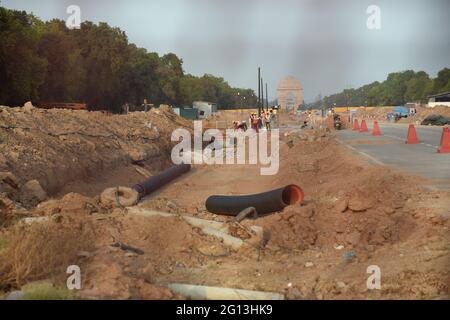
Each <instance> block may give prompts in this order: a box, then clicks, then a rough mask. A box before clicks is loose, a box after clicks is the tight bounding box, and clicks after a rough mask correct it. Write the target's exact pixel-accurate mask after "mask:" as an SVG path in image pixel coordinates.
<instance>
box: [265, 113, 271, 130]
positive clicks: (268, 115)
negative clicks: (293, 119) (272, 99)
mask: <svg viewBox="0 0 450 320" xmlns="http://www.w3.org/2000/svg"><path fill="white" fill-rule="evenodd" d="M270 121H272V110H270V112H269V111H268V112H267V114H266V130H271V128H270Z"/></svg>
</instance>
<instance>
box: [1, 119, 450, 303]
mask: <svg viewBox="0 0 450 320" xmlns="http://www.w3.org/2000/svg"><path fill="white" fill-rule="evenodd" d="M59 112H61V111H59ZM152 116H154V115H152ZM158 116H160V117H162V116H163V115H158ZM117 117H119V116H117ZM127 117H133V116H127ZM164 117H165V116H164ZM167 117H168V118H167V119H171V117H172V116H171V115H170V116H167ZM133 119H134V120H131V118H130V120H129V121H130V125H131V123H132V122H133V121H141V120H138V119H139V117H135V118H133ZM282 120H283V119H282ZM98 121H101V120H98ZM105 121H106V123H107V121H112V120H105ZM154 121H156V120H154ZM168 121H170V120H168ZM171 121H174V122H173V123H172V124H171V125H175V124H174V123H175V121H176V123H178V121H181V120H179V119H178V118H174V120H171ZM108 125H110V124H107V125H105V129H104V130H106V128H108V130H110V129H109V127H108ZM1 130H3V131H2V132H3V135H4V136H3V138H2V139H5V136H6V139H10V141H12V140H13V139H15V138H16V136H15V133H14V136H12V135H13V133H11V132H10V129H5V130H6V133H5V130H4V129H1ZM165 134H167V135H168V134H169V132H168V131H166V133H165ZM281 136H282V141H281V148H280V169H279V172H278V174H277V175H275V176H262V175H260V171H259V166H255V165H213V166H207V165H196V166H194V167H193V169H192V170H191V172H190V173H188V174H186V175H185V176H182V177H180V178H179V179H177V180H176V181H174V182H173V183H171V184H170V185H168V186H166V187H164V188H163V189H161V190H159V191H158V192H157V193H155V194H153V195H152V196H150V197H147V198H146V199H144V200H143V201H141V202H140V203H139V204H138V207H140V208H146V209H155V210H159V211H165V212H171V213H175V214H176V216H174V217H138V216H132V215H130V214H127V213H126V210H125V209H121V208H116V209H113V210H111V209H108V208H104V207H103V206H102V204H101V203H100V201H99V197H98V195H97V196H94V195H93V194H87V195H88V196H82V195H80V194H78V193H71V194H68V195H66V196H64V197H63V198H62V199H59V200H58V199H51V200H48V201H46V202H44V203H41V204H40V205H39V206H38V207H37V208H35V209H34V210H26V209H21V208H20V207H17V206H16V207H14V203H16V202H15V201H16V200H14V199H13V200H11V201H13V204H11V203H7V205H8V206H7V207H5V208H6V209H4V211H7V210H8V212H9V213H8V214H9V215H12V216H14V217H17V216H20V217H22V216H24V215H27V216H29V215H33V216H49V217H51V221H52V222H50V223H51V225H52V226H55V225H56V226H58V225H59V226H60V228H61V230H64V229H65V228H69V229H71V230H83V232H80V233H79V236H80V240H84V241H80V243H81V245H80V246H77V247H76V250H68V251H67V252H68V253H67V256H65V257H64V259H63V260H61V262H60V265H59V268H53V269H52V270H50V272H47V273H45V274H43V273H42V272H38V271H41V270H40V269H39V268H34V269H31V271H30V272H27V273H24V272H21V273H18V272H17V271H16V270H15V269H14V268H11V267H10V266H11V263H12V260H11V258H8V257H11V253H12V252H13V251H11V250H18V249H17V248H18V244H17V241H18V240H17V237H15V235H16V233H15V231H14V230H16V229H15V228H16V226H15V225H14V224H15V223H13V224H9V226H8V227H4V228H3V229H2V231H1V232H0V239H1V238H4V239H6V240H7V241H8V242H7V243H8V244H7V245H6V246H5V247H4V248H3V249H1V248H0V250H1V251H0V254H2V255H4V256H3V257H5V258H7V259H8V260H4V259H1V260H0V261H2V262H4V261H6V262H7V263H0V264H1V265H2V267H3V269H0V270H4V271H3V273H2V274H0V282H1V283H2V287H3V288H4V290H12V289H14V288H17V287H20V286H21V285H23V284H25V283H26V282H29V281H36V280H41V279H43V278H50V279H51V280H52V281H53V282H54V283H56V284H63V283H65V277H66V274H65V273H62V272H61V269H63V267H64V266H65V264H66V263H67V259H69V260H71V261H74V262H73V263H74V264H78V265H79V266H80V267H81V270H82V275H83V276H82V277H83V278H82V279H83V280H82V290H81V291H79V295H80V296H81V297H83V298H111V299H182V298H183V297H180V296H177V295H175V294H173V293H172V292H171V291H170V290H168V289H167V284H169V283H173V282H181V283H189V284H197V285H211V286H222V287H233V288H242V289H250V290H263V291H274V292H279V293H282V294H285V296H286V297H287V298H288V299H355V298H358V299H449V298H450V291H449V283H450V281H449V280H450V272H449V270H450V268H449V267H450V251H449V248H450V247H449V245H450V236H449V232H448V228H449V226H450V222H449V217H450V211H449V207H450V194H449V193H448V192H445V191H430V190H426V189H425V188H423V187H422V185H426V184H427V183H429V181H425V180H423V179H420V178H417V177H413V176H408V175H405V174H403V173H400V172H398V171H395V170H393V169H391V168H389V167H385V166H375V165H372V164H369V163H368V162H367V161H366V160H365V159H363V158H361V157H360V156H357V155H355V154H353V153H351V151H349V150H347V149H346V148H344V147H343V146H342V145H340V144H338V143H337V142H336V141H335V140H334V137H333V134H332V133H329V132H327V131H318V130H303V131H293V132H288V133H287V134H286V135H284V134H282V135H281ZM45 137H46V138H48V137H47V135H45ZM305 137H306V138H305ZM160 138H161V139H163V137H162V135H161V136H160ZM169 138H170V136H169ZM166 139H167V137H166ZM111 143H112V142H111ZM161 143H162V142H161ZM129 144H130V145H131V146H134V144H133V143H132V142H130V143H129ZM41 146H42V148H44V147H45V144H42V145H41ZM65 147H66V148H67V149H68V150H71V149H70V147H69V146H65ZM145 147H148V146H147V145H145ZM12 148H13V147H11V145H8V150H10V149H12ZM142 148H144V145H142ZM23 150H25V149H21V152H23ZM117 150H119V149H117ZM21 152H19V159H23V156H22V153H21ZM117 152H118V153H120V152H123V151H120V150H119V151H117ZM159 152H160V154H158V155H155V158H157V157H159V158H161V159H164V158H165V157H167V154H165V152H168V151H167V150H166V149H164V147H163V146H162V144H161V146H160V149H159ZM101 154H102V153H101ZM110 156H111V155H110ZM88 158H89V157H88V156H86V158H85V159H84V160H83V161H87V162H88V163H89V161H88ZM10 162H11V161H10V158H9V157H8V164H9V163H10ZM39 163H40V162H39ZM80 163H82V162H81V161H80ZM30 166H31V164H30ZM8 168H9V169H10V170H11V172H12V173H13V174H14V175H16V176H17V177H22V172H24V171H23V170H19V169H17V172H16V171H14V170H12V169H14V168H16V167H14V166H13V167H8ZM37 168H40V166H37ZM119 168H120V165H117V166H116V167H114V168H113V169H114V170H119V171H120V170H121V169H119ZM39 170H40V169H37V172H39ZM31 172H34V171H33V170H32V171H31ZM154 172H156V170H155V171H154ZM154 172H152V173H154ZM125 175H126V174H125ZM99 176H102V174H100V173H99ZM30 178H31V174H30V173H29V175H28V176H27V178H26V179H30ZM33 178H35V179H36V178H37V177H36V176H33ZM5 179H6V178H5ZM73 181H74V182H73V185H71V184H67V185H66V186H65V188H66V189H64V190H66V191H67V192H69V191H76V192H80V193H81V191H82V190H81V189H76V186H77V180H76V179H75V180H73ZM96 181H98V180H92V181H89V183H91V184H92V186H91V188H92V189H91V191H89V192H88V193H90V192H95V190H97V189H101V188H103V187H105V186H106V184H108V183H109V185H108V187H110V186H113V185H114V184H115V183H116V181H114V180H108V179H107V178H106V177H105V178H104V180H102V181H104V182H102V183H100V184H99V185H97V182H96ZM111 181H114V182H115V183H114V184H112V183H111ZM130 182H131V181H130ZM83 183H85V184H86V182H83ZM292 183H294V184H297V185H299V186H301V188H302V189H303V190H304V193H305V200H304V202H303V204H302V205H294V206H290V207H287V208H285V209H284V210H283V211H282V212H279V213H275V214H272V215H268V216H265V217H259V218H256V219H247V220H244V221H243V222H242V225H243V226H244V227H250V226H251V225H258V226H262V227H263V230H264V240H263V242H262V243H261V244H260V245H256V246H245V247H243V248H242V249H240V250H239V251H237V252H235V251H233V250H232V249H230V248H228V247H227V246H225V245H224V244H223V243H221V242H220V241H218V240H217V239H216V238H213V237H211V236H205V235H204V234H203V233H202V232H201V231H200V230H199V229H198V228H193V227H192V226H190V225H189V224H187V223H186V222H185V221H184V220H183V219H182V218H181V217H179V216H183V215H189V216H195V217H198V218H203V219H210V220H215V221H222V222H225V223H228V224H230V225H231V226H232V227H233V228H236V226H235V225H234V224H233V223H232V222H231V218H229V217H225V216H217V215H214V214H211V213H209V212H207V210H206V208H205V205H204V203H205V200H206V198H207V197H208V196H210V195H213V194H228V195H231V194H248V193H256V192H262V191H267V190H271V189H273V188H277V187H281V186H284V185H287V184H292ZM43 185H45V186H47V184H45V183H43ZM48 185H52V183H49V184H48ZM81 185H82V184H81ZM100 187H101V188H100ZM44 189H45V188H44ZM46 191H47V190H46ZM49 194H52V193H51V192H49ZM5 201H6V200H5ZM6 202H7V201H6ZM16 220H17V219H16ZM16 220H14V219H13V221H16ZM22 228H24V229H23V232H27V228H33V227H32V226H23V227H22ZM34 232H38V233H39V231H34ZM67 234H69V235H70V234H71V233H70V232H67ZM233 235H235V236H239V237H241V238H242V239H246V238H247V237H246V236H245V233H242V232H239V231H236V232H233ZM36 239H42V237H41V236H36ZM86 240H87V241H86ZM116 242H121V243H125V244H127V245H129V246H132V247H135V248H139V249H141V250H142V251H143V252H144V253H143V254H137V253H134V252H132V251H129V250H122V249H120V248H117V247H113V246H111V244H113V243H116ZM40 245H42V246H43V247H47V245H46V243H41V244H40ZM30 248H33V247H28V248H26V247H24V246H23V247H22V249H21V250H30ZM19 257H20V255H19ZM37 259H38V260H43V261H39V264H41V265H42V264H43V263H46V262H47V260H48V259H49V257H47V256H45V255H44V256H39V257H38V258H37ZM51 261H54V260H51ZM18 262H20V261H18ZM371 265H377V266H379V267H380V269H381V290H369V289H368V288H367V286H366V281H367V279H368V277H369V276H370V275H369V274H368V273H367V268H368V267H369V266H371ZM35 270H37V271H35Z"/></svg>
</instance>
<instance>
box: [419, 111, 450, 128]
mask: <svg viewBox="0 0 450 320" xmlns="http://www.w3.org/2000/svg"><path fill="white" fill-rule="evenodd" d="M446 124H449V125H450V118H447V117H444V116H441V115H438V114H431V115H429V116H428V117H426V118H425V119H424V120H423V121H422V123H421V125H424V126H445V125H446Z"/></svg>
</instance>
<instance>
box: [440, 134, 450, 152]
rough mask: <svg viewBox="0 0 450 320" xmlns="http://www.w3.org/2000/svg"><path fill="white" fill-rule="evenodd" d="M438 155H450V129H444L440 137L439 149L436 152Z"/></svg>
mask: <svg viewBox="0 0 450 320" xmlns="http://www.w3.org/2000/svg"><path fill="white" fill-rule="evenodd" d="M438 152H439V153H450V129H449V128H444V130H442V136H441V147H440V148H439V150H438Z"/></svg>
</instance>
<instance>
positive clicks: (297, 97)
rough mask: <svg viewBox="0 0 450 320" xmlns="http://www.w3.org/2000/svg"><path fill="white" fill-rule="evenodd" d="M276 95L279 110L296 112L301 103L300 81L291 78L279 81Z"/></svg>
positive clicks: (301, 89) (301, 90)
mask: <svg viewBox="0 0 450 320" xmlns="http://www.w3.org/2000/svg"><path fill="white" fill-rule="evenodd" d="M277 93H278V105H279V106H280V109H281V110H286V111H292V110H297V107H298V106H299V105H300V104H301V103H302V97H303V88H302V85H301V84H300V81H299V80H298V79H296V78H295V77H293V76H287V77H286V78H283V79H281V81H280V85H279V86H278V90H277Z"/></svg>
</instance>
